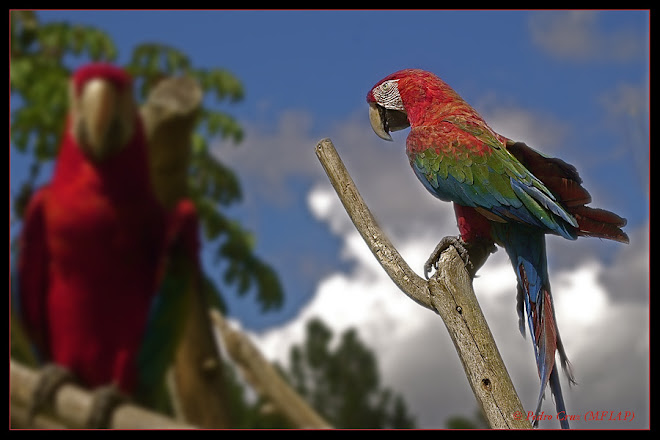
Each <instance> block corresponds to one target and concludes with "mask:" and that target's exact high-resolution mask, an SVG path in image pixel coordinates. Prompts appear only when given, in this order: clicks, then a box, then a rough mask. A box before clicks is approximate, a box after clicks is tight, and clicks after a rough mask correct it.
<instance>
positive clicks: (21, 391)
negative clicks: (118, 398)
mask: <svg viewBox="0 0 660 440" xmlns="http://www.w3.org/2000/svg"><path fill="white" fill-rule="evenodd" d="M9 371H10V381H9V383H10V391H11V424H12V428H47V429H60V428H85V424H86V422H87V420H88V419H89V415H90V412H91V410H92V401H93V396H92V394H91V393H90V392H89V391H88V390H86V389H84V388H81V387H80V386H78V385H75V384H73V383H71V384H68V383H67V384H65V385H62V387H60V388H59V389H58V390H57V392H56V394H55V396H54V398H53V405H52V407H51V408H47V410H49V411H47V412H43V413H41V412H40V413H39V414H38V415H37V416H36V417H34V420H33V424H32V425H30V426H28V417H27V415H28V412H27V408H28V407H29V405H30V402H31V399H32V396H33V394H34V389H35V387H36V386H37V383H38V380H39V375H38V372H37V370H34V369H32V368H29V367H26V366H24V365H22V364H20V363H19V362H16V361H14V360H10V364H9ZM110 427H111V428H116V429H192V428H194V426H192V425H189V424H185V423H182V422H179V421H177V420H173V419H171V418H169V417H166V416H164V415H162V414H158V413H155V412H153V411H149V410H147V409H145V408H142V407H140V406H137V405H134V404H131V403H124V404H120V405H119V406H118V407H117V408H115V410H114V411H113V413H112V416H111V418H110Z"/></svg>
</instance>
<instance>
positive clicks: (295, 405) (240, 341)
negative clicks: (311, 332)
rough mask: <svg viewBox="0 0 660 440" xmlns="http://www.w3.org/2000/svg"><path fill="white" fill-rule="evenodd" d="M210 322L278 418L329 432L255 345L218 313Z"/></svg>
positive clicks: (212, 316)
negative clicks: (275, 411)
mask: <svg viewBox="0 0 660 440" xmlns="http://www.w3.org/2000/svg"><path fill="white" fill-rule="evenodd" d="M211 319H212V320H213V322H214V323H215V325H216V328H217V329H218V330H220V335H221V337H222V340H223V343H224V346H225V348H226V349H227V351H228V352H229V355H230V356H231V357H232V359H233V360H234V362H236V364H237V365H238V366H239V367H240V369H241V372H242V373H243V376H244V377H245V379H246V380H247V381H248V382H250V384H251V385H252V386H253V387H254V388H255V389H256V391H257V392H258V393H259V394H260V395H261V396H263V397H264V398H266V399H267V400H268V401H269V402H271V403H272V404H273V405H274V406H275V407H276V408H277V410H278V412H279V413H280V414H282V415H283V416H285V417H286V418H287V419H288V420H289V421H290V422H291V423H292V424H293V425H294V426H295V427H298V428H307V429H325V428H330V423H328V422H327V421H326V420H325V419H323V417H322V416H321V415H319V414H318V413H317V412H316V411H315V410H314V409H313V408H312V407H310V406H309V404H308V403H307V402H306V401H305V400H304V399H303V398H302V397H300V395H299V394H298V393H297V392H296V391H295V390H293V388H291V386H289V384H288V383H287V382H285V381H284V380H283V379H282V377H281V376H280V374H279V373H278V372H277V370H275V368H273V366H272V365H271V364H270V362H268V361H267V360H266V359H264V357H263V355H262V354H261V353H260V352H259V350H258V349H257V348H256V347H255V346H254V344H253V343H252V342H251V341H250V340H249V339H248V338H247V337H246V336H245V335H244V334H243V333H241V332H239V331H236V330H233V329H231V327H230V326H229V324H228V323H227V321H226V320H225V319H224V317H223V316H222V314H220V312H219V311H217V310H211Z"/></svg>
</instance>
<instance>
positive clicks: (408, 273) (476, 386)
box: [316, 138, 531, 429]
mask: <svg viewBox="0 0 660 440" xmlns="http://www.w3.org/2000/svg"><path fill="white" fill-rule="evenodd" d="M316 155H317V157H318V159H319V161H320V162H321V165H322V166H323V168H324V170H325V172H326V174H327V175H328V178H329V180H330V183H331V184H332V186H333V187H334V189H335V191H336V192H337V195H338V196H339V199H340V200H341V202H342V204H343V206H344V209H345V210H346V212H347V213H348V215H349V217H350V218H351V220H352V221H353V224H354V225H355V227H356V228H357V230H358V232H359V233H360V235H361V236H362V238H363V239H364V241H365V242H366V244H367V246H368V247H369V249H370V250H371V252H372V253H373V255H374V256H375V257H376V259H377V260H378V262H379V263H380V264H381V266H382V267H383V269H384V270H385V272H386V273H387V275H388V276H389V277H390V278H391V279H392V281H393V282H394V284H396V286H397V287H399V289H401V291H402V292H403V293H404V294H406V295H407V296H408V297H409V298H410V299H412V300H413V301H415V302H416V303H418V304H419V305H421V306H422V307H425V308H427V309H429V310H432V311H434V312H435V313H437V314H438V315H440V317H441V318H442V320H443V322H444V323H445V326H446V327H447V330H448V331H449V335H450V336H451V339H452V341H453V343H454V346H455V348H456V351H457V353H458V356H459V358H460V360H461V363H462V365H463V368H464V370H465V374H466V377H467V379H468V382H469V383H470V387H471V388H472V391H473V393H474V395H475V398H476V400H477V402H478V404H479V406H480V408H481V409H482V411H483V414H484V416H485V417H486V419H487V421H488V423H489V425H490V427H491V428H496V429H510V428H518V429H531V424H530V423H529V421H528V420H527V419H526V417H525V414H526V412H525V411H524V409H523V407H522V404H521V402H520V399H519V397H518V394H517V393H516V390H515V388H514V387H513V383H512V382H511V378H510V377H509V374H508V372H507V370H506V367H505V365H504V362H503V361H502V358H501V356H500V354H499V351H498V349H497V346H496V344H495V340H494V339H493V335H492V334H491V332H490V329H489V327H488V324H487V322H486V320H485V318H484V316H483V313H482V312H481V308H480V306H479V303H478V301H477V298H476V296H475V294H474V290H473V288H472V277H471V276H470V274H469V273H468V271H467V269H466V268H465V263H464V262H463V260H462V259H461V257H460V256H459V255H458V253H457V252H456V250H455V249H454V248H453V247H449V248H448V249H447V250H445V251H444V252H443V253H442V254H441V256H440V260H439V262H438V269H437V271H436V272H435V273H434V275H433V276H432V277H431V279H429V280H428V281H427V280H425V279H423V278H422V277H420V276H419V275H417V274H416V273H415V272H414V271H413V270H412V269H411V268H410V266H408V264H407V263H406V262H405V260H404V259H403V258H402V257H401V255H400V254H399V252H398V251H397V250H396V248H394V246H393V245H392V243H391V242H390V240H389V238H388V237H387V236H386V235H385V234H384V233H383V231H382V229H381V228H380V227H379V226H378V224H377V222H376V220H375V219H374V217H373V215H372V214H371V211H370V210H369V208H368V206H367V205H366V203H365V202H364V200H363V199H362V196H361V195H360V193H359V192H358V190H357V188H356V186H355V183H354V182H353V179H352V178H351V176H350V174H349V173H348V171H347V170H346V167H345V166H344V164H343V162H342V160H341V158H340V157H339V154H338V153H337V150H336V149H335V147H334V145H333V143H332V141H331V140H330V139H328V138H326V139H322V140H321V141H319V142H318V143H317V145H316ZM486 256H487V253H486ZM484 260H485V257H484ZM482 263H483V261H482Z"/></svg>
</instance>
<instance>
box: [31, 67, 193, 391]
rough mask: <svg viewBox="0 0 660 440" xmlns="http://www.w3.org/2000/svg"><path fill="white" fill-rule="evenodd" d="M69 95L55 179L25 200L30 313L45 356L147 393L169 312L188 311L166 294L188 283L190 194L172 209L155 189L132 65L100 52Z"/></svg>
mask: <svg viewBox="0 0 660 440" xmlns="http://www.w3.org/2000/svg"><path fill="white" fill-rule="evenodd" d="M70 96H71V100H70V111H69V114H68V116H67V121H66V128H65V131H64V135H63V140H62V144H61V147H60V151H59V154H58V158H57V162H56V165H55V169H54V173H53V176H52V180H51V182H50V183H49V184H48V185H46V186H45V187H43V188H41V189H40V190H38V191H37V192H36V193H35V194H34V195H33V197H32V198H31V200H30V202H29V204H28V206H27V209H26V212H25V217H24V223H23V230H22V235H21V237H20V256H19V263H18V271H19V282H18V289H19V298H20V309H21V316H22V319H23V322H24V324H25V327H26V328H27V331H28V332H29V334H30V336H31V339H32V340H33V341H34V343H35V345H36V347H37V349H38V352H39V353H40V355H41V357H42V359H44V360H45V361H49V362H52V363H55V364H58V365H61V366H64V367H66V368H67V369H69V370H70V371H71V372H72V373H73V375H74V376H75V377H76V378H77V379H78V380H79V381H80V382H82V383H83V384H84V385H86V386H89V387H100V386H106V385H109V384H113V385H114V386H115V387H116V388H117V389H118V390H119V391H120V392H121V393H123V394H126V395H130V396H133V397H134V398H136V400H138V401H140V402H144V401H148V397H147V395H149V394H150V393H151V392H152V391H153V384H154V383H155V382H157V381H159V380H161V378H162V376H163V375H164V372H165V368H166V365H163V362H162V358H163V357H165V356H171V354H173V348H170V346H174V344H171V343H170V342H169V341H168V340H167V339H166V338H167V337H169V334H167V333H163V331H166V332H173V331H174V330H173V329H174V328H175V327H176V326H173V322H174V321H172V320H170V319H168V316H170V317H171V315H172V313H174V314H176V313H181V312H182V311H181V310H177V308H176V306H175V307H171V306H169V307H165V305H164V304H166V303H167V301H166V300H165V298H171V297H173V296H176V295H175V293H176V292H177V289H176V287H175V284H176V282H171V279H172V278H173V277H172V276H170V275H171V273H168V272H171V271H168V269H167V267H168V265H170V264H171V261H170V260H171V259H170V258H169V257H168V253H169V252H170V251H171V249H172V247H182V248H186V249H193V248H195V246H196V241H195V240H196V235H194V234H188V233H187V232H185V231H187V230H189V229H190V228H189V226H187V225H188V224H189V222H188V220H187V218H186V215H185V211H186V207H185V206H184V207H183V208H182V210H177V211H176V212H177V213H181V212H183V215H182V216H179V215H178V214H177V213H175V212H172V213H168V212H167V211H166V210H165V209H164V207H163V206H162V205H161V204H160V203H159V202H158V200H157V199H156V197H155V195H154V192H153V189H152V186H151V183H150V178H149V170H148V158H147V146H146V141H145V135H144V130H143V126H142V125H143V124H142V121H141V118H140V116H139V113H138V111H137V106H136V103H135V101H134V98H133V91H132V79H131V77H130V76H129V75H128V74H127V73H126V72H125V71H123V70H121V69H119V68H116V67H114V66H111V65H109V64H104V63H94V64H89V65H86V66H83V67H82V68H80V69H78V70H77V71H76V72H75V73H74V75H73V77H72V80H71V95H70ZM166 275H167V276H166ZM174 278H176V277H174ZM157 292H160V293H159V294H157ZM163 310H166V311H169V313H170V315H167V313H162V311H163Z"/></svg>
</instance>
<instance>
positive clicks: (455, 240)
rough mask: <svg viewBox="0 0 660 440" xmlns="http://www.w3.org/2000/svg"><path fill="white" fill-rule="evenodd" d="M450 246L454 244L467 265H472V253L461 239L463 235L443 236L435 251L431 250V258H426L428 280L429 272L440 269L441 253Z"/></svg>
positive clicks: (425, 273)
mask: <svg viewBox="0 0 660 440" xmlns="http://www.w3.org/2000/svg"><path fill="white" fill-rule="evenodd" d="M449 246H453V247H454V249H456V251H457V252H458V255H459V256H460V257H461V259H462V260H463V262H464V263H465V267H468V265H472V263H471V262H470V255H469V254H468V250H467V248H466V247H465V242H464V241H463V240H462V239H461V237H454V236H449V237H443V238H442V240H440V243H438V245H437V246H436V247H435V249H434V250H433V252H431V256H429V258H428V259H427V260H426V263H424V277H426V279H427V280H428V279H429V273H430V272H431V269H434V270H438V261H440V255H442V253H443V252H444V251H445V250H447V249H448V248H449Z"/></svg>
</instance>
